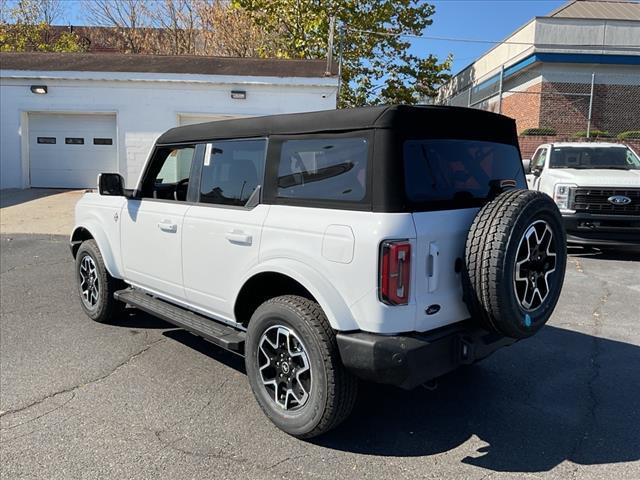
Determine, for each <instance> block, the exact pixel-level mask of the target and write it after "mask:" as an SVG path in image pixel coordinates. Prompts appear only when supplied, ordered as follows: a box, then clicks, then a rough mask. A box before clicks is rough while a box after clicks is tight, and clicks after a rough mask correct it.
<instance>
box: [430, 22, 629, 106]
mask: <svg viewBox="0 0 640 480" xmlns="http://www.w3.org/2000/svg"><path fill="white" fill-rule="evenodd" d="M505 42H516V44H507V43H500V44H498V45H496V46H495V47H493V48H491V49H490V50H489V51H487V52H486V53H485V54H484V55H482V56H481V57H480V58H478V60H476V61H475V62H474V63H472V64H471V65H469V66H467V67H466V68H464V69H463V70H461V71H460V72H459V73H457V74H456V75H454V76H453V78H452V79H451V80H450V82H449V83H448V84H447V85H444V86H443V87H442V88H441V89H440V92H439V97H440V98H441V99H446V98H449V97H451V96H452V95H453V96H455V95H457V94H460V93H461V92H464V91H465V90H466V89H467V88H468V86H469V85H478V84H480V83H482V82H483V81H484V80H487V79H488V78H491V77H492V76H494V75H497V74H499V73H500V68H501V66H502V65H504V67H505V68H508V67H509V66H511V65H514V64H515V63H517V62H519V61H520V60H522V59H523V58H525V57H527V56H529V55H531V54H532V53H542V52H553V53H577V54H584V53H593V54H608V55H640V53H639V52H638V50H637V48H636V47H637V46H638V45H640V22H639V21H633V20H630V21H626V20H607V19H585V18H563V17H536V18H534V19H533V20H531V21H530V22H529V23H527V24H526V25H524V26H523V27H521V28H520V29H519V30H517V31H516V32H514V33H513V34H511V35H510V36H509V37H508V38H507V39H505ZM520 43H522V44H520ZM576 45H590V46H589V47H582V48H578V47H576ZM604 45H606V46H607V47H606V48H605V47H603V46H604ZM629 47H634V48H629ZM589 68H592V69H593V68H594V67H593V66H591V67H589ZM620 71H621V73H624V72H625V67H623V66H620Z"/></svg>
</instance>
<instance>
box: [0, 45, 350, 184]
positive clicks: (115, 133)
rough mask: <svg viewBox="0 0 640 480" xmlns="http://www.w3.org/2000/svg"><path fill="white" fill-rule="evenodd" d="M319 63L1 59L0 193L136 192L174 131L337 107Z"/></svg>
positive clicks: (330, 78) (331, 77) (333, 87)
mask: <svg viewBox="0 0 640 480" xmlns="http://www.w3.org/2000/svg"><path fill="white" fill-rule="evenodd" d="M337 88H338V79H337V76H336V75H335V74H327V73H326V62H324V61H321V60H280V59H251V58H221V57H193V56H186V57H183V56H149V55H123V54H73V53H1V54H0V167H1V169H0V188H28V187H57V188H83V187H95V185H96V176H97V174H98V173H99V172H120V173H121V174H122V175H123V176H124V177H125V179H126V181H127V185H128V186H129V187H131V186H133V185H134V184H135V182H136V180H137V177H138V175H139V173H140V170H141V168H142V165H143V163H144V161H145V160H146V157H147V155H148V153H149V150H150V148H151V146H152V145H153V142H154V140H155V139H156V137H157V136H158V135H160V134H161V133H162V132H164V131H165V130H167V129H169V128H171V127H174V126H176V125H185V124H189V123H199V122H205V121H211V120H220V119H224V118H233V117H241V116H254V115H267V114H274V113H293V112H302V111H313V110H326V109H332V108H335V105H336V95H337Z"/></svg>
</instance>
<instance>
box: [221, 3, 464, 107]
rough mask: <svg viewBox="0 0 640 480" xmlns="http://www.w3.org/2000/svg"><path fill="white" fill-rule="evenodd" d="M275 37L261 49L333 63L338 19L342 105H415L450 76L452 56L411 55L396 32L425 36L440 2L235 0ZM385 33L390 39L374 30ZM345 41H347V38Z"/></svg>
mask: <svg viewBox="0 0 640 480" xmlns="http://www.w3.org/2000/svg"><path fill="white" fill-rule="evenodd" d="M231 4H232V6H233V7H234V8H238V9H243V10H245V11H246V12H247V13H248V14H249V15H250V16H251V18H252V19H253V21H254V22H255V23H256V24H257V25H258V26H259V27H260V28H262V29H263V30H264V31H266V32H269V33H270V34H272V35H273V42H269V43H268V44H267V45H265V47H264V48H263V49H262V50H261V51H260V52H259V53H260V54H261V55H262V56H265V57H266V56H275V57H281V58H326V55H327V48H328V37H329V24H330V17H331V16H335V17H336V20H337V22H336V24H337V25H336V35H335V41H334V47H333V58H334V61H335V62H336V63H337V61H338V56H339V54H340V49H341V44H342V57H343V63H342V85H341V92H340V99H339V106H341V107H355V106H361V105H370V104H382V103H406V104H415V103H419V102H420V101H423V100H424V98H425V97H433V96H435V94H436V92H437V89H438V87H439V86H440V85H441V84H442V83H444V82H446V81H447V80H448V79H449V78H450V75H449V68H450V66H451V56H449V57H448V58H447V59H445V60H444V61H443V62H440V61H439V60H438V59H437V58H436V57H435V56H433V55H427V56H425V57H419V56H417V55H415V54H413V53H411V52H409V47H410V46H411V44H410V43H409V42H408V41H407V40H406V39H404V38H401V37H398V36H397V35H396V34H411V35H420V34H421V32H422V30H423V29H424V28H426V27H427V26H429V25H431V23H432V20H431V18H430V17H431V16H432V15H433V14H434V11H435V8H434V7H433V5H430V4H428V3H425V2H422V1H416V0H360V1H354V0H334V1H332V2H320V1H317V0H233V1H232V2H231ZM365 31H369V32H385V33H387V34H389V35H379V34H372V33H367V32H365ZM341 38H342V41H341Z"/></svg>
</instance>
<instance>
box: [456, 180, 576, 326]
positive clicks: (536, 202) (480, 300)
mask: <svg viewBox="0 0 640 480" xmlns="http://www.w3.org/2000/svg"><path fill="white" fill-rule="evenodd" d="M465 255H466V271H465V277H464V280H465V282H464V283H465V299H466V302H467V306H468V307H469V310H470V312H471V314H472V316H473V317H474V318H476V319H478V320H479V321H480V322H481V323H482V324H483V325H484V326H485V327H486V328H488V329H490V330H493V331H497V332H499V333H501V334H503V335H506V336H508V337H512V338H525V337H529V336H531V335H533V334H534V333H536V332H537V331H538V330H539V329H540V328H542V326H543V325H544V324H545V323H546V322H547V320H549V317H550V316H551V314H552V312H553V309H554V308H555V306H556V303H557V301H558V298H559V297H560V292H561V290H562V283H563V281H564V273H565V265H566V258H567V254H566V235H565V232H564V226H563V224H562V217H561V215H560V212H559V210H558V208H557V206H556V204H555V203H554V202H553V200H552V199H551V198H550V197H549V196H547V195H546V194H544V193H541V192H535V191H530V190H509V191H506V192H504V193H502V194H500V195H499V196H497V197H496V198H495V199H494V200H493V201H492V202H490V203H488V204H487V205H485V206H484V207H483V208H482V209H481V210H480V211H479V212H478V215H477V216H476V218H475V220H474V222H473V224H472V226H471V229H470V230H469V234H468V236H467V243H466V253H465Z"/></svg>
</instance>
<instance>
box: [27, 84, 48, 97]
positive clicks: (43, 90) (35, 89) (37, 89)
mask: <svg viewBox="0 0 640 480" xmlns="http://www.w3.org/2000/svg"><path fill="white" fill-rule="evenodd" d="M48 91H49V89H48V88H47V86H46V85H31V93H35V94H36V95H46V94H47V92H48Z"/></svg>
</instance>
